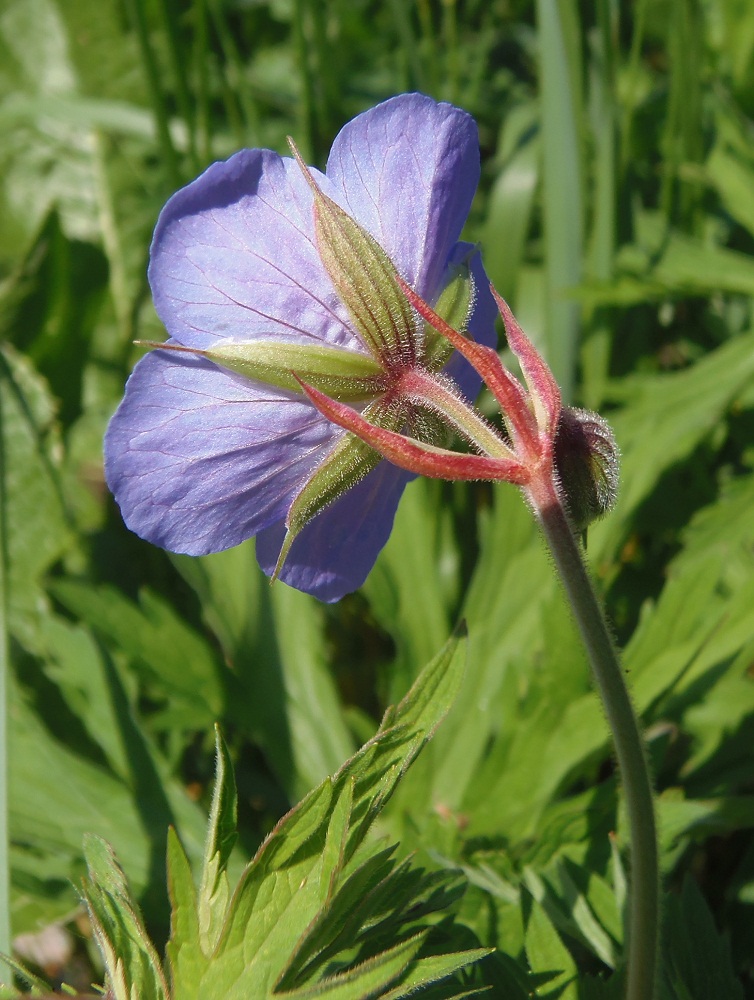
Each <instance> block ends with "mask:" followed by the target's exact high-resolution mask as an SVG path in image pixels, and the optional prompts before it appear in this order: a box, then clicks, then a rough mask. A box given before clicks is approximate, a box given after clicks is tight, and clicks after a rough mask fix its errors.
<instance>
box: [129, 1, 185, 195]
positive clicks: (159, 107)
mask: <svg viewBox="0 0 754 1000" xmlns="http://www.w3.org/2000/svg"><path fill="white" fill-rule="evenodd" d="M128 11H129V13H130V16H131V21H132V23H133V25H134V27H135V28H136V35H137V37H138V39H139V50H140V52H141V59H142V62H143V64H144V71H145V73H146V75H147V81H148V89H149V94H150V96H151V98H152V111H153V113H154V119H155V125H156V128H157V140H158V142H159V144H160V151H161V153H162V158H163V160H164V162H165V167H166V169H167V172H168V178H169V181H170V184H171V186H172V187H173V188H179V187H180V186H181V172H180V168H179V166H178V156H177V154H176V151H175V146H174V145H173V139H172V136H171V135H170V121H169V118H168V112H167V106H166V102H165V92H164V90H163V86H162V81H161V79H160V71H159V68H158V66H157V60H156V59H155V55H154V52H153V51H152V45H151V43H150V41H149V30H148V27H147V20H146V15H145V12H144V8H143V6H142V0H128Z"/></svg>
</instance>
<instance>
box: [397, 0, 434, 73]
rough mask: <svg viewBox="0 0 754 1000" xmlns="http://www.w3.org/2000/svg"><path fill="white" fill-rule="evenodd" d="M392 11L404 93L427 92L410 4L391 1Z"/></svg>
mask: <svg viewBox="0 0 754 1000" xmlns="http://www.w3.org/2000/svg"><path fill="white" fill-rule="evenodd" d="M390 10H391V11H392V15H393V21H394V22H395V34H396V36H397V39H398V45H399V54H400V73H401V77H402V89H403V90H404V91H409V90H421V91H426V84H425V82H424V71H423V69H422V63H421V59H420V58H419V49H418V47H417V43H416V36H415V34H414V28H413V25H412V24H411V11H410V8H409V6H408V4H406V3H404V0H390Z"/></svg>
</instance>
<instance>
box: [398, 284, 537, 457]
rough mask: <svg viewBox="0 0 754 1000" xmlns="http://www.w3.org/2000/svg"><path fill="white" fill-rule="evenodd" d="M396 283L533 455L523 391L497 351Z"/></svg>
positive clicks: (530, 417) (533, 428)
mask: <svg viewBox="0 0 754 1000" xmlns="http://www.w3.org/2000/svg"><path fill="white" fill-rule="evenodd" d="M398 283H399V285H400V287H401V290H402V291H403V294H404V295H405V296H406V298H407V299H408V301H409V302H410V303H411V305H412V306H413V308H414V309H416V311H417V312H418V313H419V315H420V316H421V317H422V319H424V320H425V321H426V322H427V323H429V324H430V326H432V327H433V328H434V329H435V330H437V332H438V333H440V334H441V335H442V336H443V337H445V338H446V339H447V340H448V341H449V342H450V343H451V344H452V345H453V347H455V349H456V350H457V351H458V353H459V354H462V355H463V357H464V358H466V360H467V361H468V362H469V364H470V365H471V366H472V367H473V368H474V369H475V370H476V372H477V373H478V374H479V375H480V376H481V378H482V381H483V382H484V383H485V385H486V386H487V388H488V389H489V390H490V392H491V393H492V394H493V396H494V397H495V399H496V400H497V402H498V404H499V405H500V409H501V411H502V413H503V416H504V417H505V420H506V423H507V425H508V427H509V429H510V432H511V436H512V438H513V441H514V444H515V445H516V446H517V448H519V449H520V450H521V451H522V452H523V453H524V454H529V455H530V454H532V453H533V452H534V453H536V451H537V450H538V447H537V441H538V433H537V424H536V422H535V419H534V415H533V414H532V412H531V409H530V408H529V405H528V401H527V396H526V392H525V391H524V388H523V386H522V385H521V384H520V382H518V380H517V379H515V378H514V377H513V375H511V373H510V372H509V371H508V369H507V368H506V367H505V365H504V364H503V363H502V361H501V360H500V358H499V357H498V354H497V351H495V350H494V349H493V348H492V347H486V346H485V345H484V344H477V343H476V342H475V341H473V340H469V339H468V338H467V337H465V336H464V335H463V334H462V333H459V332H458V331H457V330H455V329H454V328H453V327H452V326H451V325H450V324H449V323H448V322H446V321H445V320H444V319H443V318H442V316H440V315H438V313H436V312H435V310H434V309H433V308H432V307H431V306H430V305H429V304H428V303H426V302H425V301H424V299H422V298H421V296H419V295H417V293H416V292H415V291H414V290H413V288H411V286H410V285H408V284H407V283H406V282H405V281H404V280H403V279H402V278H401V277H400V276H399V277H398Z"/></svg>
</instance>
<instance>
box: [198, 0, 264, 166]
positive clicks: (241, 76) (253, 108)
mask: <svg viewBox="0 0 754 1000" xmlns="http://www.w3.org/2000/svg"><path fill="white" fill-rule="evenodd" d="M210 10H211V12H212V21H213V24H214V26H215V31H216V32H217V37H218V38H219V40H220V46H221V47H222V50H223V56H224V57H225V71H226V74H227V82H228V88H227V92H226V107H227V109H228V117H229V119H230V120H231V123H232V125H233V128H234V131H235V134H236V141H237V144H238V145H239V146H252V145H254V139H253V137H254V136H255V135H256V134H257V133H258V128H259V110H258V108H257V104H256V101H255V100H254V98H253V97H252V95H251V91H250V90H249V87H248V86H247V83H246V77H245V73H244V65H243V60H242V58H241V53H240V52H239V49H238V45H237V44H236V40H235V38H234V37H233V32H232V31H231V30H230V27H229V26H228V22H227V20H226V19H225V11H224V10H223V4H222V2H221V0H210ZM239 109H240V119H239Z"/></svg>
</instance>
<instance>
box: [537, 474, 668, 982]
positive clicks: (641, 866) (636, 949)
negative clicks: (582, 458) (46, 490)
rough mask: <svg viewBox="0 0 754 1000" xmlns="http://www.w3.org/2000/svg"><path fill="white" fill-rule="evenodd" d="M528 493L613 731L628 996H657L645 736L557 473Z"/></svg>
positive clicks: (653, 840) (542, 477) (654, 853)
mask: <svg viewBox="0 0 754 1000" xmlns="http://www.w3.org/2000/svg"><path fill="white" fill-rule="evenodd" d="M525 492H526V495H527V497H528V499H529V501H530V503H531V504H532V506H533V508H534V510H535V513H536V515H537V518H538V520H539V522H540V525H541V527H542V530H543V532H544V535H545V538H546V540H547V544H548V546H549V547H550V550H551V552H552V554H553V557H554V559H555V563H556V566H557V568H558V572H559V574H560V578H561V580H562V581H563V586H564V587H565V591H566V594H567V597H568V601H569V603H570V605H571V608H572V610H573V614H574V617H575V618H576V622H577V624H578V627H579V631H580V632H581V637H582V640H583V642H584V645H585V647H586V651H587V654H588V657H589V663H590V665H591V668H592V674H593V676H594V680H595V683H596V685H597V688H598V690H599V693H600V696H601V698H602V703H603V705H604V708H605V713H606V715H607V719H608V723H609V726H610V730H611V732H612V735H613V741H614V745H615V755H616V757H617V759H618V766H619V768H620V773H621V778H622V780H623V789H624V793H625V797H626V807H627V811H628V822H629V830H630V835H631V880H630V892H629V925H628V940H627V943H626V951H625V954H626V956H627V958H626V966H627V969H626V1000H652V998H653V997H654V995H655V994H654V991H655V978H656V968H657V946H658V920H659V912H658V911H659V896H660V876H659V858H658V849H657V830H656V825H655V811H654V799H653V793H652V782H651V779H650V775H649V768H648V764H647V758H646V754H645V750H644V742H643V739H642V735H641V731H640V729H639V723H638V720H637V717H636V714H635V712H634V709H633V705H632V704H631V698H630V696H629V693H628V688H627V687H626V682H625V678H624V676H623V672H622V670H621V666H620V663H619V661H618V655H617V652H616V649H615V646H614V644H613V641H612V639H611V637H610V632H609V629H608V627H607V622H606V620H605V616H604V613H603V611H602V608H601V606H600V603H599V601H598V599H597V596H596V594H595V592H594V588H593V586H592V582H591V580H590V578H589V574H588V572H587V569H586V566H585V565H584V560H583V558H582V555H581V551H580V549H579V545H578V542H577V541H576V537H575V535H574V532H573V530H572V528H571V525H570V523H569V520H568V516H567V514H566V512H565V510H564V507H563V502H562V500H561V498H560V496H559V494H558V490H557V487H556V485H555V482H554V479H553V476H552V473H551V471H549V470H546V471H544V472H543V473H541V474H539V475H538V476H536V477H534V478H533V480H532V482H531V483H530V484H529V485H528V486H527V487H525Z"/></svg>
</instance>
